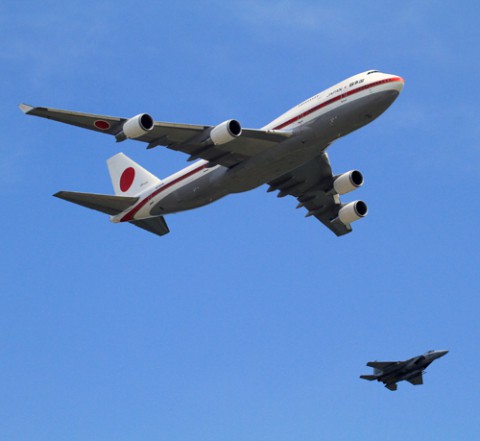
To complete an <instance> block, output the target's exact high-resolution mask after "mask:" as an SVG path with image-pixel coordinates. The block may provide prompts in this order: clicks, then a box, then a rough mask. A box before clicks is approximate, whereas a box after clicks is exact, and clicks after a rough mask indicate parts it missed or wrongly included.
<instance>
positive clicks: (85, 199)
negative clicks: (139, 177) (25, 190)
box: [53, 191, 138, 216]
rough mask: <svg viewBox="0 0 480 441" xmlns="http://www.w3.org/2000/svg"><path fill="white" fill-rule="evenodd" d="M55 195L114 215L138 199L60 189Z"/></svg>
mask: <svg viewBox="0 0 480 441" xmlns="http://www.w3.org/2000/svg"><path fill="white" fill-rule="evenodd" d="M53 196H55V197H57V198H60V199H64V200H66V201H69V202H73V203H74V204H78V205H82V206H83V207H87V208H91V209H92V210H97V211H101V212H102V213H106V214H110V215H112V216H114V215H116V214H119V213H121V212H122V211H124V210H126V209H127V208H128V207H130V206H132V205H133V204H134V203H135V202H137V200H138V198H134V197H126V196H111V195H107V194H94V193H79V192H76V191H59V192H58V193H55V194H54V195H53Z"/></svg>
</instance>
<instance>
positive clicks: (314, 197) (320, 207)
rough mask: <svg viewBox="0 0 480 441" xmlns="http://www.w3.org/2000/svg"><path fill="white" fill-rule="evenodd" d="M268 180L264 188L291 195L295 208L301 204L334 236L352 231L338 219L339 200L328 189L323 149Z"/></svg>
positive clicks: (328, 170)
mask: <svg viewBox="0 0 480 441" xmlns="http://www.w3.org/2000/svg"><path fill="white" fill-rule="evenodd" d="M324 147H327V146H324ZM268 184H269V185H270V187H269V189H268V191H275V190H279V193H278V195H277V196H278V197H284V196H287V195H291V196H294V197H295V198H297V199H298V202H299V204H298V205H297V208H301V207H305V208H306V209H307V210H308V213H307V214H306V216H307V217H309V216H314V217H316V218H317V219H318V220H319V221H320V222H322V223H323V224H324V225H325V226H326V227H327V228H329V229H330V230H331V231H333V232H334V233H335V234H336V235H337V236H342V235H344V234H348V233H350V232H351V231H352V227H351V226H350V225H345V224H344V223H342V222H340V220H338V212H339V210H340V209H341V208H342V204H341V202H340V196H339V195H338V194H335V193H330V190H331V189H332V185H333V174H332V167H331V166H330V160H329V159H328V155H327V153H326V152H324V153H322V154H321V155H320V156H317V157H316V158H314V159H312V160H311V161H309V162H307V163H305V164H303V165H302V166H300V167H298V168H297V169H295V170H292V171H290V172H288V173H286V174H284V175H282V176H280V177H279V178H277V179H275V180H273V181H271V182H269V183H268Z"/></svg>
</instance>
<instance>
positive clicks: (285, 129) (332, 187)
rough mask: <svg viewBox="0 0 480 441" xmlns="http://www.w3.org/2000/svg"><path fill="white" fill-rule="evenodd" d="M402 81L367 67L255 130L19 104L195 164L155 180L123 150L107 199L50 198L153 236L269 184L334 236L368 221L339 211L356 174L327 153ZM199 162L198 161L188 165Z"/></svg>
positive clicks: (360, 213)
mask: <svg viewBox="0 0 480 441" xmlns="http://www.w3.org/2000/svg"><path fill="white" fill-rule="evenodd" d="M403 85H404V80H403V78H401V77H399V76H397V75H391V74H386V73H382V72H380V71H378V70H369V71H366V72H362V73H359V74H357V75H354V76H352V77H350V78H347V79H346V80H344V81H342V82H340V83H338V84H336V85H334V86H332V87H330V88H328V89H326V90H324V91H323V92H320V93H318V94H316V95H314V96H313V97H311V98H309V99H307V100H305V101H303V102H302V103H300V104H298V105H297V106H295V107H293V108H292V109H290V110H289V111H287V112H286V113H284V114H282V115H281V116H279V117H278V118H276V119H275V120H274V121H272V122H270V123H269V124H267V125H266V126H264V127H263V128H261V129H247V128H243V127H242V126H241V124H240V123H239V122H238V121H237V120H235V119H229V120H226V121H224V122H222V123H221V124H218V125H216V126H206V125H192V124H178V123H168V122H159V121H154V119H153V118H152V117H151V116H150V115H149V114H147V113H141V114H139V115H136V116H134V117H132V118H120V117H112V116H104V115H95V114H88V113H80V112H73V111H69V110H60V109H53V108H47V107H33V106H30V105H27V104H20V105H19V107H20V109H21V110H22V111H23V112H24V113H25V114H27V115H35V116H39V117H42V118H48V119H52V120H55V121H59V122H62V123H66V124H71V125H74V126H78V127H82V128H84V129H90V130H94V131H97V132H99V133H107V134H109V135H113V136H114V137H115V139H116V141H117V142H122V141H124V140H126V139H133V140H136V141H142V142H145V143H147V144H148V145H147V149H152V148H155V147H157V146H166V147H167V148H169V149H173V150H176V151H180V152H183V153H186V154H188V155H189V158H188V161H196V162H195V163H194V164H192V165H190V166H188V167H186V168H184V169H183V170H180V171H179V172H177V173H174V174H173V175H171V176H169V177H167V178H165V179H163V180H161V179H159V178H157V177H156V176H154V175H153V174H151V173H150V172H148V171H147V170H145V169H144V168H142V167H141V166H140V165H138V164H137V163H135V162H134V161H133V160H131V159H130V158H128V157H127V156H125V155H124V154H122V153H119V154H117V155H115V156H113V157H112V158H110V159H108V161H107V165H108V169H109V172H110V177H111V179H112V184H113V188H114V191H115V195H105V194H92V193H79V192H71V191H60V192H58V193H56V194H54V196H56V197H58V198H61V199H64V200H67V201H70V202H73V203H75V204H79V205H82V206H85V207H88V208H91V209H94V210H97V211H100V212H103V213H106V214H109V215H110V220H111V221H112V222H114V223H119V222H129V223H131V224H133V225H135V226H137V227H140V228H143V229H145V230H147V231H150V232H152V233H154V234H157V235H160V236H162V235H164V234H167V233H168V232H169V228H168V226H167V224H166V222H165V219H164V216H165V215H167V214H172V213H177V212H181V211H185V210H190V209H193V208H197V207H200V206H203V205H206V204H209V203H211V202H213V201H216V200H218V199H220V198H222V197H224V196H226V195H228V194H232V193H239V192H244V191H248V190H251V189H254V188H256V187H259V186H260V185H263V184H268V186H269V187H268V191H269V192H272V191H278V194H277V196H278V197H284V196H287V195H291V196H293V197H295V198H296V199H297V200H298V205H297V208H302V207H305V208H306V210H307V213H306V216H307V217H310V216H314V217H315V218H317V219H318V220H319V221H320V222H322V223H323V224H324V225H325V226H326V227H327V228H329V229H330V230H331V231H333V232H334V233H335V234H336V235H337V236H342V235H344V234H347V233H350V232H351V231H352V227H351V224H352V222H355V221H357V220H359V219H361V218H363V217H365V216H366V215H367V212H368V208H367V205H366V204H365V202H363V201H360V200H357V201H354V202H350V203H347V204H344V203H342V202H341V200H340V195H343V194H346V193H349V192H351V191H353V190H356V189H357V188H359V187H361V186H362V185H363V182H364V178H363V175H362V173H360V172H359V171H358V170H350V171H348V172H346V173H342V174H339V175H334V174H333V172H332V168H331V165H330V161H329V158H328V155H327V152H326V149H327V148H328V147H329V146H330V145H331V144H332V143H333V142H334V141H336V140H337V139H339V138H341V137H342V136H345V135H347V134H349V133H351V132H353V131H354V130H357V129H359V128H360V127H363V126H365V125H366V124H368V123H370V122H372V121H373V120H374V119H376V118H377V117H378V116H380V115H381V114H382V113H383V112H384V111H385V110H386V109H387V108H388V107H389V106H390V105H391V104H392V103H393V102H394V101H395V99H396V98H397V97H398V95H399V94H400V92H401V91H402V89H403ZM197 160H198V161H197Z"/></svg>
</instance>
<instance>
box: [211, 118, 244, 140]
mask: <svg viewBox="0 0 480 441" xmlns="http://www.w3.org/2000/svg"><path fill="white" fill-rule="evenodd" d="M241 134H242V126H241V125H240V123H239V122H238V121H237V120H235V119H229V120H228V121H224V122H223V123H221V124H219V125H218V126H215V127H214V128H213V129H212V131H211V132H210V140H211V142H212V144H214V145H222V144H226V143H227V142H230V141H233V140H234V139H235V138H237V137H238V136H240V135H241Z"/></svg>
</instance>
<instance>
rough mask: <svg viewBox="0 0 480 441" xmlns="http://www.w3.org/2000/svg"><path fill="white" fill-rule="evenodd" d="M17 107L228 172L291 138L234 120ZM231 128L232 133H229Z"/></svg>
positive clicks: (27, 106)
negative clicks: (201, 121) (202, 121)
mask: <svg viewBox="0 0 480 441" xmlns="http://www.w3.org/2000/svg"><path fill="white" fill-rule="evenodd" d="M19 107H20V109H21V110H22V111H23V112H24V113H25V114H27V115H34V116H39V117H42V118H47V119H51V120H54V121H59V122H62V123H65V124H70V125H74V126H77V127H82V128H84V129H88V130H93V131H96V132H99V133H106V134H109V135H113V136H115V138H116V140H117V141H118V142H120V141H123V140H125V139H134V140H137V141H142V142H145V143H147V144H148V146H147V148H154V147H157V146H166V147H167V148H169V149H172V150H177V151H180V152H183V153H186V154H187V155H189V160H195V159H204V160H207V161H209V163H210V164H211V165H222V166H224V167H229V168H230V167H233V166H235V165H237V164H239V163H240V162H242V161H243V160H245V159H247V158H250V157H252V156H255V155H257V154H259V153H261V152H262V151H264V150H265V149H268V148H269V147H272V146H273V145H276V144H278V143H279V142H282V141H284V140H285V139H287V138H289V137H290V136H291V135H292V133H291V132H288V131H279V130H256V129H242V128H241V126H240V124H239V123H238V122H237V121H235V120H229V121H225V122H224V123H222V124H219V125H218V126H208V125H193V124H178V123H169V122H160V121H154V120H153V118H152V117H151V116H150V115H148V114H146V113H143V114H139V115H136V116H134V117H132V118H120V117H115V116H106V115H97V114H91V113H81V112H74V111H71V110H61V109H53V108H49V107H34V106H30V105H28V104H20V106H19ZM231 127H234V128H235V130H234V131H232V130H231Z"/></svg>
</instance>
